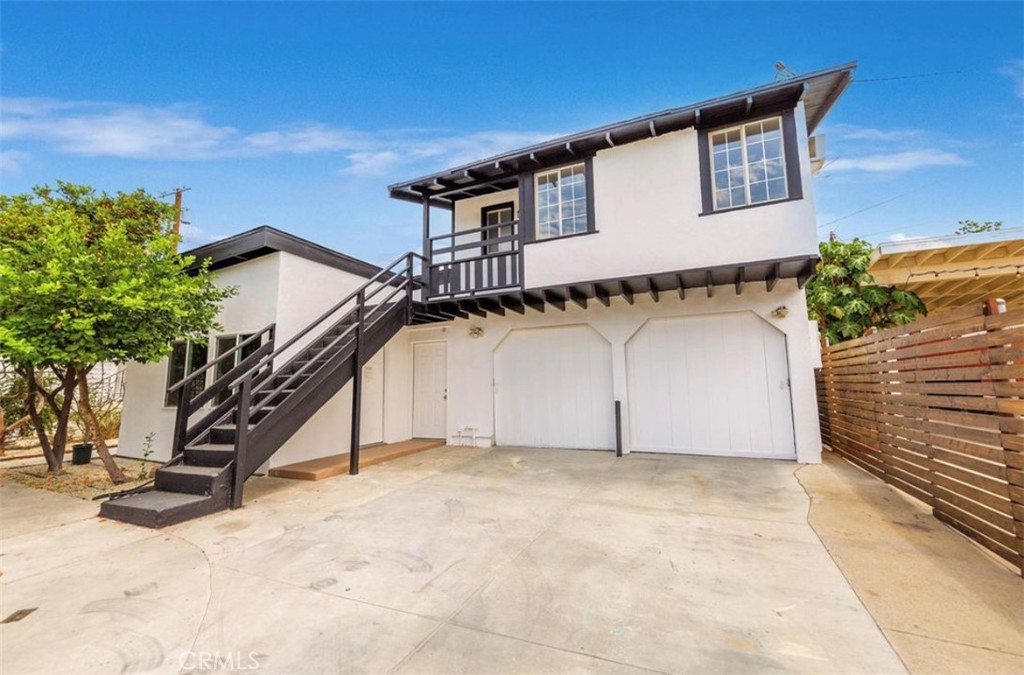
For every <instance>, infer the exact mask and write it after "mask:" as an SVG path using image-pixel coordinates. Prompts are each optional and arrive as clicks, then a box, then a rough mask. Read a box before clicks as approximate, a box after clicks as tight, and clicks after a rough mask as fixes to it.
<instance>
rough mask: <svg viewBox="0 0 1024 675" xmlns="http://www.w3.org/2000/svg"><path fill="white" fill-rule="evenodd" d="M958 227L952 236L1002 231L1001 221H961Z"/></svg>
mask: <svg viewBox="0 0 1024 675" xmlns="http://www.w3.org/2000/svg"><path fill="white" fill-rule="evenodd" d="M959 225H960V227H958V228H956V232H954V233H953V234H977V233H978V232H997V231H999V230H1001V229H1003V221H1001V220H986V221H985V222H983V223H979V222H978V221H976V220H961V221H960V223H959Z"/></svg>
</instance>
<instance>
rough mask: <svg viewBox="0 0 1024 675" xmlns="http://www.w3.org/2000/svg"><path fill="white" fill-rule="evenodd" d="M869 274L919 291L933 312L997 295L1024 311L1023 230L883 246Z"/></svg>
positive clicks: (878, 249)
mask: <svg viewBox="0 0 1024 675" xmlns="http://www.w3.org/2000/svg"><path fill="white" fill-rule="evenodd" d="M868 271H869V272H870V273H871V274H872V276H874V278H875V282H876V283H878V284H881V285H885V286H896V287H897V288H902V289H906V290H909V291H913V292H914V293H917V295H918V296H920V297H921V299H922V300H923V301H924V303H925V306H926V307H927V308H928V311H929V312H930V313H931V312H937V311H944V310H950V309H956V308H958V307H965V306H967V305H970V304H973V303H977V302H982V301H984V300H985V299H986V298H993V297H994V298H1002V299H1004V300H1006V303H1007V306H1008V307H1009V308H1011V309H1015V308H1020V307H1024V277H1022V276H1021V275H1022V273H1024V228H1013V229H1008V230H1000V231H996V232H985V233H980V234H967V235H958V236H954V235H950V236H946V237H929V238H922V239H908V240H904V241H897V242H891V243H887V244H882V245H880V246H879V247H878V248H876V249H875V252H874V254H873V256H872V263H871V267H870V269H869V270H868Z"/></svg>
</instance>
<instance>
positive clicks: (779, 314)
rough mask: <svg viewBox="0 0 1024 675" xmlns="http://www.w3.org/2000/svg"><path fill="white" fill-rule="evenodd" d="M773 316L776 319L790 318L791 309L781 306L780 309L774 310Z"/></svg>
mask: <svg viewBox="0 0 1024 675" xmlns="http://www.w3.org/2000/svg"><path fill="white" fill-rule="evenodd" d="M772 316H774V317H775V318H776V319H785V318H786V317H787V316H789V308H788V307H786V306H785V305H779V306H778V307H776V308H775V309H773V310H772Z"/></svg>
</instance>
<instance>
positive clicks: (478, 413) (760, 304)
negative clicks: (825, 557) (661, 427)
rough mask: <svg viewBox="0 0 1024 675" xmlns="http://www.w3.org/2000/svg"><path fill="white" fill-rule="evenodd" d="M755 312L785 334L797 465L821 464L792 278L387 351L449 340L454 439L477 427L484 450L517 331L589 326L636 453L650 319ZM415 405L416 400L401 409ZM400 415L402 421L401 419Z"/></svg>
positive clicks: (809, 367) (799, 300)
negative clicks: (637, 359)
mask: <svg viewBox="0 0 1024 675" xmlns="http://www.w3.org/2000/svg"><path fill="white" fill-rule="evenodd" d="M781 305H785V306H786V307H787V308H788V309H789V313H788V315H787V316H786V317H785V318H781V319H780V318H776V317H773V316H772V315H771V312H772V310H774V309H775V308H776V307H779V306H781ZM744 310H750V311H753V312H755V313H756V314H758V315H759V316H761V317H763V318H764V319H765V320H766V321H768V322H769V323H771V324H772V325H773V326H775V327H777V328H778V329H779V330H780V331H782V332H783V333H784V334H785V336H786V353H787V357H788V361H789V367H790V375H791V392H790V394H791V398H792V403H793V420H794V432H795V438H796V451H797V459H798V461H800V462H818V461H820V458H821V439H820V435H819V430H818V419H817V400H816V395H815V390H814V375H813V354H812V353H811V346H812V343H811V340H810V338H809V336H808V326H809V324H808V320H807V312H806V306H805V301H804V294H803V291H801V290H799V289H797V287H796V283H795V282H794V281H793V280H783V281H780V282H779V283H778V285H777V286H776V288H775V290H774V291H772V292H771V293H768V292H767V291H766V290H765V289H764V286H763V285H760V284H748V285H747V286H746V287H745V288H744V291H743V294H742V295H736V293H735V291H734V290H733V289H732V288H731V287H716V289H715V293H714V296H713V297H712V298H710V299H709V298H708V297H707V295H706V293H704V292H703V291H702V290H701V291H691V292H690V293H688V294H687V297H686V299H685V300H683V301H679V300H678V298H677V297H676V296H675V295H674V294H673V295H670V294H664V295H663V297H662V299H661V302H658V303H655V302H654V301H653V300H651V299H650V298H649V297H648V296H639V295H638V296H637V297H636V304H635V305H632V306H631V305H628V304H627V303H626V302H625V301H624V300H622V299H621V298H615V299H613V300H612V304H611V307H604V306H603V305H600V304H599V303H596V302H591V303H590V306H589V307H588V309H586V310H584V309H581V308H579V307H576V306H574V305H569V306H567V308H566V311H564V312H561V311H558V310H556V309H554V308H552V307H548V309H547V311H546V312H545V313H544V314H539V313H537V312H533V311H531V310H527V312H526V314H525V315H519V314H516V313H513V312H508V314H507V315H506V316H505V317H496V316H489V317H488V318H487V319H480V318H477V317H471V318H470V319H459V320H456V321H454V322H452V323H450V324H447V326H446V327H447V330H446V331H445V332H444V333H441V332H440V331H441V329H439V328H433V329H420V330H419V331H417V330H415V329H414V330H410V331H406V333H405V334H403V335H402V336H401V338H400V340H401V342H399V341H398V340H396V341H395V343H394V344H393V345H389V348H392V347H393V348H394V349H395V350H396V351H397V352H402V353H406V354H408V352H409V351H410V349H409V339H410V338H412V339H444V340H446V342H447V345H448V366H447V377H448V414H447V430H448V440H449V442H451V443H455V442H457V435H458V430H459V429H460V428H463V427H475V428H476V429H477V430H478V433H479V436H480V439H479V442H478V443H479V444H481V445H489V444H490V443H491V442H492V441H493V437H494V433H495V429H494V417H495V416H494V350H495V348H496V347H497V346H498V345H499V343H500V342H501V341H502V339H504V337H505V336H506V335H507V334H508V332H509V331H510V330H512V329H521V328H540V327H546V326H558V325H571V324H586V325H589V326H591V327H592V328H593V329H594V330H596V331H597V332H598V333H600V334H601V335H602V336H603V337H604V338H605V339H607V340H608V341H609V342H610V343H611V346H612V371H613V372H612V375H613V390H614V394H615V398H616V399H618V400H619V401H621V402H622V414H623V419H622V423H623V433H622V437H623V441H624V450H625V451H626V452H629V451H630V447H629V439H630V438H631V434H630V429H629V424H630V420H629V413H628V411H629V405H628V401H629V395H628V391H627V377H626V343H627V342H628V341H629V339H630V337H632V336H633V335H634V334H635V333H636V331H637V330H639V328H640V327H641V326H642V325H643V324H644V322H645V321H647V320H648V319H650V318H654V317H671V316H692V315H701V314H709V313H721V312H736V311H744ZM474 326H477V327H481V328H483V329H484V335H483V336H482V337H480V338H472V337H470V336H469V329H470V328H471V327H474ZM389 364H390V366H391V368H390V371H389V377H390V378H392V382H393V386H392V392H396V391H398V390H399V389H401V388H402V387H405V386H407V384H406V378H411V357H408V358H407V360H403V361H399V360H398V359H391V360H390V361H389ZM386 405H387V406H388V415H389V417H390V418H391V422H392V424H393V425H394V426H393V427H392V428H391V431H392V433H393V434H394V435H395V437H398V436H402V435H403V434H404V435H405V437H408V429H409V427H408V426H406V417H407V413H406V412H405V411H406V408H404V407H403V408H402V410H403V412H402V414H401V415H399V414H398V413H397V412H396V413H395V414H394V415H392V412H391V411H392V407H393V406H396V405H398V403H397V402H395V401H393V400H392V399H390V398H389V399H388V403H387V404H386ZM402 405H403V406H405V405H409V406H411V402H408V403H402ZM400 417H401V420H399V418H400Z"/></svg>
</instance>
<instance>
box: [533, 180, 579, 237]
mask: <svg viewBox="0 0 1024 675" xmlns="http://www.w3.org/2000/svg"><path fill="white" fill-rule="evenodd" d="M534 180H535V181H536V183H535V186H534V187H535V188H536V190H535V194H536V199H537V239H551V238H553V237H564V236H566V235H568V234H579V233H581V232H586V231H587V218H588V214H587V174H586V165H585V164H574V165H572V166H566V167H562V168H560V169H555V170H553V171H543V172H539V173H537V174H536V176H535V177H534Z"/></svg>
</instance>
